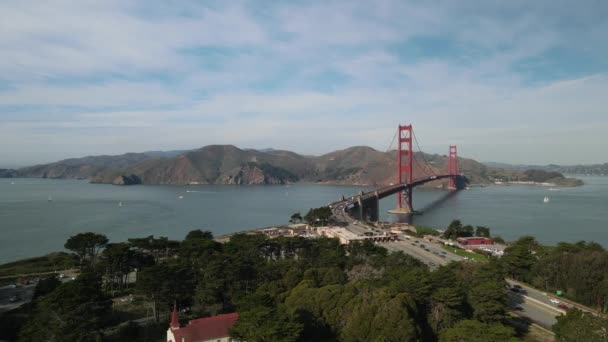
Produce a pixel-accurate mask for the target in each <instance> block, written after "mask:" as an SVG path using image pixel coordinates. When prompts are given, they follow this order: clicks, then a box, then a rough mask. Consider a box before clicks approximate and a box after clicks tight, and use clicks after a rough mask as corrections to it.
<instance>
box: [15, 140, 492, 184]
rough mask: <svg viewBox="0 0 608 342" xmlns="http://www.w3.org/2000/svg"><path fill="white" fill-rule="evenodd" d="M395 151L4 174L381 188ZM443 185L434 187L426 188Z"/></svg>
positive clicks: (466, 169) (477, 172) (440, 168)
mask: <svg viewBox="0 0 608 342" xmlns="http://www.w3.org/2000/svg"><path fill="white" fill-rule="evenodd" d="M395 154H396V151H389V152H381V151H377V150H375V149H373V148H371V147H367V146H355V147H350V148H347V149H344V150H339V151H334V152H330V153H327V154H324V155H321V156H304V155H300V154H297V153H294V152H291V151H283V150H275V149H270V148H269V149H264V150H254V149H240V148H237V147H236V146H233V145H210V146H205V147H202V148H199V149H195V150H188V151H169V152H162V151H153V152H145V153H126V154H122V155H117V156H89V157H84V158H71V159H65V160H61V161H58V162H54V163H49V164H43V165H36V166H31V167H26V168H21V169H18V170H11V172H5V173H6V174H7V175H8V176H9V177H11V176H12V177H35V178H71V179H90V180H91V182H93V183H114V184H139V183H141V184H287V183H296V182H314V183H324V184H353V185H385V184H391V183H394V182H396V180H397V172H396V168H397V165H396V160H395V159H396V158H395ZM416 159H418V160H421V161H422V160H426V161H428V164H426V163H422V162H421V163H420V164H418V163H415V164H414V175H413V176H414V178H418V177H422V176H423V175H425V174H430V173H433V172H434V173H437V174H440V173H444V172H445V170H447V157H446V156H445V155H444V156H441V155H436V154H435V155H430V154H423V153H417V154H416ZM459 166H460V170H461V171H462V172H463V173H464V174H465V176H467V177H468V178H469V179H470V180H471V181H472V182H473V183H489V182H490V179H489V177H488V175H489V169H488V167H486V166H485V165H483V164H481V163H478V162H476V161H474V160H471V159H466V158H459ZM442 184H444V182H443V183H442V182H441V181H437V182H436V184H432V185H431V186H441V185H442Z"/></svg>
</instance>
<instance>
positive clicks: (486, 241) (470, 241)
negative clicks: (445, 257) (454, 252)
mask: <svg viewBox="0 0 608 342" xmlns="http://www.w3.org/2000/svg"><path fill="white" fill-rule="evenodd" d="M456 241H458V243H459V244H461V245H463V246H472V245H491V244H492V239H490V238H487V237H480V236H472V237H459V238H457V239H456Z"/></svg>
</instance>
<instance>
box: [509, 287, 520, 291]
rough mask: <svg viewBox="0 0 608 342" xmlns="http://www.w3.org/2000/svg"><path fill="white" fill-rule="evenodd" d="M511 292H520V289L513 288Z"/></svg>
mask: <svg viewBox="0 0 608 342" xmlns="http://www.w3.org/2000/svg"><path fill="white" fill-rule="evenodd" d="M510 290H511V291H513V292H519V289H518V288H517V287H512V288H511V289H510Z"/></svg>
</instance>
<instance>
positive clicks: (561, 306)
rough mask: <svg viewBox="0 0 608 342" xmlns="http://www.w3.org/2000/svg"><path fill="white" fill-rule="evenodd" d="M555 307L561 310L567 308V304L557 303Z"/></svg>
mask: <svg viewBox="0 0 608 342" xmlns="http://www.w3.org/2000/svg"><path fill="white" fill-rule="evenodd" d="M557 307H558V308H560V309H562V310H568V306H566V305H565V304H559V305H558V306H557Z"/></svg>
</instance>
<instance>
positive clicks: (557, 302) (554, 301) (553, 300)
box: [549, 298, 559, 304]
mask: <svg viewBox="0 0 608 342" xmlns="http://www.w3.org/2000/svg"><path fill="white" fill-rule="evenodd" d="M549 301H550V302H551V303H553V304H559V300H557V299H555V298H551V299H550V300H549Z"/></svg>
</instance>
